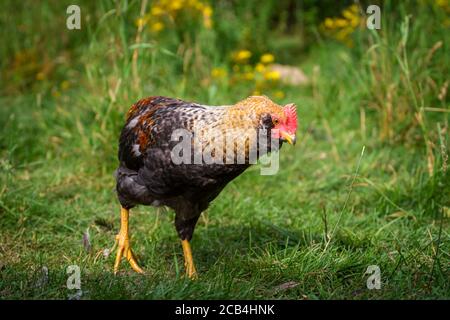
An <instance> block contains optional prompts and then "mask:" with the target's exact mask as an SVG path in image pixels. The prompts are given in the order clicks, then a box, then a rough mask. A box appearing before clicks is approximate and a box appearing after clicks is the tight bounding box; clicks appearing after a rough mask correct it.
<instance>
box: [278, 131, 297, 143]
mask: <svg viewBox="0 0 450 320" xmlns="http://www.w3.org/2000/svg"><path fill="white" fill-rule="evenodd" d="M280 135H281V139H282V140H284V141H287V143H289V144H290V145H293V146H294V145H295V142H296V141H297V138H296V136H295V134H290V133H287V132H286V131H281V132H280Z"/></svg>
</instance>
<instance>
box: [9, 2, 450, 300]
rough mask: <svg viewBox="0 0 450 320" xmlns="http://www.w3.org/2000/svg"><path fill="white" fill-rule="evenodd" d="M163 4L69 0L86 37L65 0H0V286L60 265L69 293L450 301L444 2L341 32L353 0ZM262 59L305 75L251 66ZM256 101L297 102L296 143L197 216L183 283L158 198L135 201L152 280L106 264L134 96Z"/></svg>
mask: <svg viewBox="0 0 450 320" xmlns="http://www.w3.org/2000/svg"><path fill="white" fill-rule="evenodd" d="M163 2H164V1H149V2H148V3H147V2H145V1H144V2H143V3H141V2H138V1H98V2H92V3H90V2H87V1H86V2H81V4H80V7H81V14H82V23H81V30H67V29H66V18H67V16H68V15H67V14H66V8H67V6H68V5H69V4H71V2H70V1H42V2H40V3H39V2H37V1H26V2H24V3H22V4H19V3H18V2H16V1H2V3H1V4H0V12H1V13H0V17H1V20H0V21H1V25H2V27H1V28H0V29H1V31H0V33H1V38H2V46H1V48H0V57H1V62H0V64H1V72H2V73H1V76H2V78H1V83H2V85H1V88H0V90H1V96H0V234H1V238H0V299H47V298H50V299H67V298H68V297H70V296H71V295H74V294H75V291H74V290H69V289H68V288H67V287H66V281H67V278H68V275H67V274H66V268H67V267H68V266H69V265H78V266H80V268H81V289H82V295H81V298H82V299H449V298H450V295H449V292H450V284H449V279H450V269H449V267H450V259H449V258H450V239H449V217H450V173H449V172H450V171H449V170H448V150H449V145H450V144H449V138H450V137H449V127H448V125H449V115H450V113H449V111H450V109H449V103H448V94H447V87H448V81H449V79H448V74H449V56H448V52H449V47H448V46H449V36H448V25H449V19H448V16H449V8H450V7H449V5H448V3H446V2H445V1H443V2H442V1H417V2H416V1H404V2H403V1H402V4H400V3H399V2H396V1H384V2H381V3H380V2H378V4H380V6H381V8H382V26H381V30H378V31H371V30H368V29H367V28H366V27H365V23H364V21H363V20H361V21H359V20H358V21H359V22H358V21H357V23H355V25H354V28H353V29H351V30H349V33H347V34H346V33H341V34H339V30H335V28H337V25H338V24H339V23H336V21H335V20H333V19H335V18H336V17H339V16H341V10H345V9H346V8H348V6H350V5H351V4H352V2H351V1H349V2H348V3H345V2H343V3H342V4H341V5H339V6H338V7H336V5H334V2H332V3H333V5H329V4H330V3H331V2H330V1H324V2H323V3H322V4H314V2H313V1H304V2H303V5H302V6H299V5H298V3H297V5H295V3H296V1H281V2H277V1H242V2H237V3H235V2H231V1H225V0H222V1H217V2H214V3H213V5H212V8H210V7H209V6H207V4H206V2H204V1H193V2H195V3H201V4H202V5H203V7H202V6H200V5H197V7H195V9H192V8H189V7H188V5H187V2H186V1H179V3H180V4H181V5H183V6H186V8H185V7H183V6H182V7H181V8H178V9H177V8H175V9H170V10H175V11H177V12H176V13H175V15H174V16H170V14H172V13H171V12H170V10H169V9H164V6H163V4H161V6H160V7H159V8H161V7H162V8H163V10H162V11H164V12H166V13H164V14H161V13H159V12H158V10H155V6H157V5H158V4H159V3H163ZM231 3H234V6H232V5H231ZM292 3H294V9H295V10H294V9H292V8H291V7H290V6H292ZM277 6H278V7H277ZM280 6H281V7H280ZM330 6H331V7H330ZM366 6H367V5H366V4H364V3H362V4H361V10H363V12H364V11H365V8H366ZM255 7H256V8H257V9H258V10H256V9H255ZM208 8H210V9H211V10H210V9H208ZM289 8H291V9H292V10H291V9H289ZM152 9H153V11H152ZM148 12H150V13H151V14H150V15H148V14H147V13H148ZM167 12H168V13H167ZM255 12H257V13H255ZM288 12H295V13H296V14H295V16H294V17H291V15H289V14H288ZM347 13H348V12H347ZM344 16H345V15H344ZM171 17H172V19H171ZM173 17H175V18H173ZM326 18H329V20H326ZM353 18H354V19H356V18H355V17H353ZM349 19H350V18H349ZM324 21H325V22H324ZM327 21H328V22H327ZM157 23H160V24H159V25H158V24H157ZM341 23H342V24H345V23H344V22H341ZM244 51H245V52H247V51H248V52H250V53H251V57H248V58H246V57H245V56H246V54H245V53H242V52H244ZM239 52H241V55H240V56H239ZM267 53H269V54H270V55H273V56H274V57H275V61H276V62H277V63H282V64H286V65H290V66H293V67H300V68H301V69H302V70H303V71H304V73H305V74H306V75H307V76H308V78H309V82H308V83H307V84H305V85H288V84H284V83H283V82H282V81H281V80H280V79H278V75H277V74H273V73H272V74H270V73H267V72H266V73H265V72H264V71H261V72H259V71H257V70H258V68H260V69H261V70H263V69H262V68H268V67H269V66H268V65H267V63H266V65H264V66H261V65H259V66H258V61H259V57H260V56H261V55H263V54H267ZM247 55H248V54H247ZM239 59H241V61H239ZM268 60H270V59H268ZM264 70H265V69H264ZM258 72H259V73H258ZM250 74H252V75H250ZM252 94H265V95H268V96H269V97H270V98H272V99H273V100H274V101H276V102H278V103H280V104H281V103H289V102H295V103H296V104H297V106H298V114H299V131H298V143H297V145H296V146H295V147H294V148H292V147H290V146H286V147H284V148H283V150H282V151H281V153H280V161H281V163H280V170H279V172H278V173H277V174H276V175H273V176H262V175H260V171H259V168H258V167H257V166H256V167H254V168H251V169H249V170H248V171H247V172H245V173H244V174H243V175H241V176H240V177H238V178H237V179H236V180H234V181H233V182H232V183H230V184H229V185H228V186H227V187H226V189H225V190H224V191H223V192H222V194H221V195H220V196H219V197H218V198H217V199H216V200H215V201H214V202H213V203H212V205H211V206H210V208H209V209H208V210H207V212H205V213H204V214H203V215H202V217H201V218H200V220H199V223H198V226H197V229H196V232H195V234H194V238H193V240H192V248H193V254H194V259H195V261H196V265H197V269H198V271H199V274H200V277H199V279H198V280H197V281H190V280H188V279H186V278H185V277H184V269H183V256H182V250H181V245H180V243H179V240H178V237H177V234H176V232H175V228H174V226H173V218H174V213H173V212H171V211H169V210H165V209H159V210H158V209H156V208H152V207H138V208H136V209H133V210H132V214H131V234H132V243H133V247H134V251H135V253H136V254H137V256H138V259H139V261H140V263H141V266H142V267H143V268H144V269H145V271H146V274H145V275H137V274H134V273H133V272H132V270H131V269H130V267H129V266H128V264H127V263H126V262H125V261H123V263H122V265H121V272H120V273H119V274H118V275H117V276H114V275H113V273H112V267H113V262H114V256H115V252H111V254H108V250H109V249H111V248H112V246H113V245H114V237H115V234H116V233H117V232H118V229H119V223H120V220H119V204H118V201H117V198H116V194H115V191H114V187H115V181H114V177H113V172H114V170H115V169H116V167H117V164H118V161H117V147H118V136H119V132H120V130H121V126H122V125H123V123H124V115H125V113H126V111H127V109H128V108H129V106H130V105H131V104H132V103H134V102H135V101H137V100H138V99H140V98H142V97H146V96H151V95H166V96H171V97H179V98H183V99H185V100H190V101H196V102H200V103H204V104H213V105H214V104H230V103H234V102H237V101H239V100H241V99H243V98H245V97H247V96H249V95H252ZM363 150H364V152H362V151H363ZM370 265H377V266H379V268H380V271H381V289H380V290H376V289H374V290H369V289H368V288H367V286H366V281H367V279H368V277H369V275H368V274H365V272H366V269H367V268H368V266H370ZM45 270H48V275H46V272H45Z"/></svg>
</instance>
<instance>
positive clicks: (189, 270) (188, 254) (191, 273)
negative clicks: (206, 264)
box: [181, 240, 197, 279]
mask: <svg viewBox="0 0 450 320" xmlns="http://www.w3.org/2000/svg"><path fill="white" fill-rule="evenodd" d="M181 245H182V246H183V254H184V267H185V268H186V274H187V276H188V277H189V278H191V279H196V278H197V271H196V270H195V265H194V259H193V258H192V250H191V245H190V243H189V241H188V240H181Z"/></svg>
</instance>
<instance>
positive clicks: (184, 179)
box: [114, 96, 297, 278]
mask: <svg viewBox="0 0 450 320" xmlns="http://www.w3.org/2000/svg"><path fill="white" fill-rule="evenodd" d="M296 130H297V113H296V107H295V105H294V104H288V105H286V106H283V107H282V106H279V105H277V104H275V103H274V102H272V101H271V100H270V99H269V98H267V97H265V96H253V97H249V98H247V99H245V100H242V101H240V102H238V103H236V104H234V105H229V106H206V105H200V104H196V103H190V102H185V101H182V100H178V99H172V98H165V97H149V98H145V99H142V100H140V101H138V102H137V103H135V104H134V105H133V106H132V107H131V108H130V110H129V111H128V114H127V120H126V123H125V126H124V128H123V129H122V133H121V136H120V144H119V161H120V165H119V168H118V169H117V171H116V180H117V186H116V189H117V194H118V198H119V201H120V204H121V227H120V232H119V234H118V235H117V243H118V251H117V256H116V260H115V264H114V272H115V273H117V271H118V269H119V264H120V261H121V259H122V257H123V256H125V257H126V258H127V260H128V262H129V263H130V265H131V267H132V268H133V269H134V270H135V271H137V272H139V273H142V272H143V270H142V269H141V268H140V267H139V265H138V263H137V261H136V258H135V257H134V255H133V251H132V250H131V246H130V240H129V232H128V217H129V210H130V209H131V208H133V207H134V206H136V205H139V204H141V205H152V206H161V205H165V206H168V207H170V208H172V209H173V210H174V211H175V228H176V230H177V232H178V235H179V237H180V238H181V244H182V247H183V253H184V259H185V268H186V274H187V275H188V276H189V277H190V278H195V277H196V275H197V273H196V270H195V266H194V261H193V258H192V252H191V247H190V244H189V241H190V240H191V238H192V234H193V232H194V228H195V225H196V223H197V220H198V218H199V216H200V214H201V213H202V212H203V211H204V210H205V209H206V208H207V207H208V205H209V203H210V202H211V201H212V200H214V199H215V198H216V197H217V196H218V195H219V193H220V192H221V191H222V189H223V188H224V187H225V186H226V185H227V183H228V182H230V181H231V180H233V179H234V178H236V177H237V176H239V175H240V174H241V173H242V172H243V171H244V170H245V169H247V168H248V167H249V166H250V165H251V164H252V163H253V162H252V155H254V154H256V158H258V157H260V156H262V155H264V154H265V153H267V152H270V151H273V150H278V148H279V147H281V145H282V143H283V142H288V143H289V144H292V145H293V144H295V139H296V136H295V134H296ZM179 132H181V133H182V134H178V133H179ZM252 132H254V133H255V132H256V134H255V135H252V134H251V133H252ZM248 133H250V134H248ZM255 137H257V138H255ZM263 138H265V139H263ZM263 140H265V141H267V143H263ZM239 142H240V143H239ZM181 143H184V146H185V148H184V149H181V152H180V149H179V148H180V144H181ZM186 143H187V144H186ZM186 146H187V147H186ZM175 150H176V151H175ZM206 151H208V152H209V153H208V152H206ZM205 152H206V154H209V156H210V158H212V159H213V160H212V161H211V159H209V160H208V158H207V157H202V155H203V156H204V155H205ZM199 154H200V158H199V157H198V155H199ZM177 156H180V157H181V158H182V161H180V160H179V159H180V157H178V158H177ZM199 159H200V161H199ZM239 160H241V161H239Z"/></svg>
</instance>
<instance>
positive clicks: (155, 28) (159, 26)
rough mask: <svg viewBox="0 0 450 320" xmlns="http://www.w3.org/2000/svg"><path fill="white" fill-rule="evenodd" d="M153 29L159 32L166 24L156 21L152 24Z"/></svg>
mask: <svg viewBox="0 0 450 320" xmlns="http://www.w3.org/2000/svg"><path fill="white" fill-rule="evenodd" d="M151 29H152V31H153V32H159V31H161V30H162V29H164V24H162V23H161V22H155V23H153V24H152V26H151Z"/></svg>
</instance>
